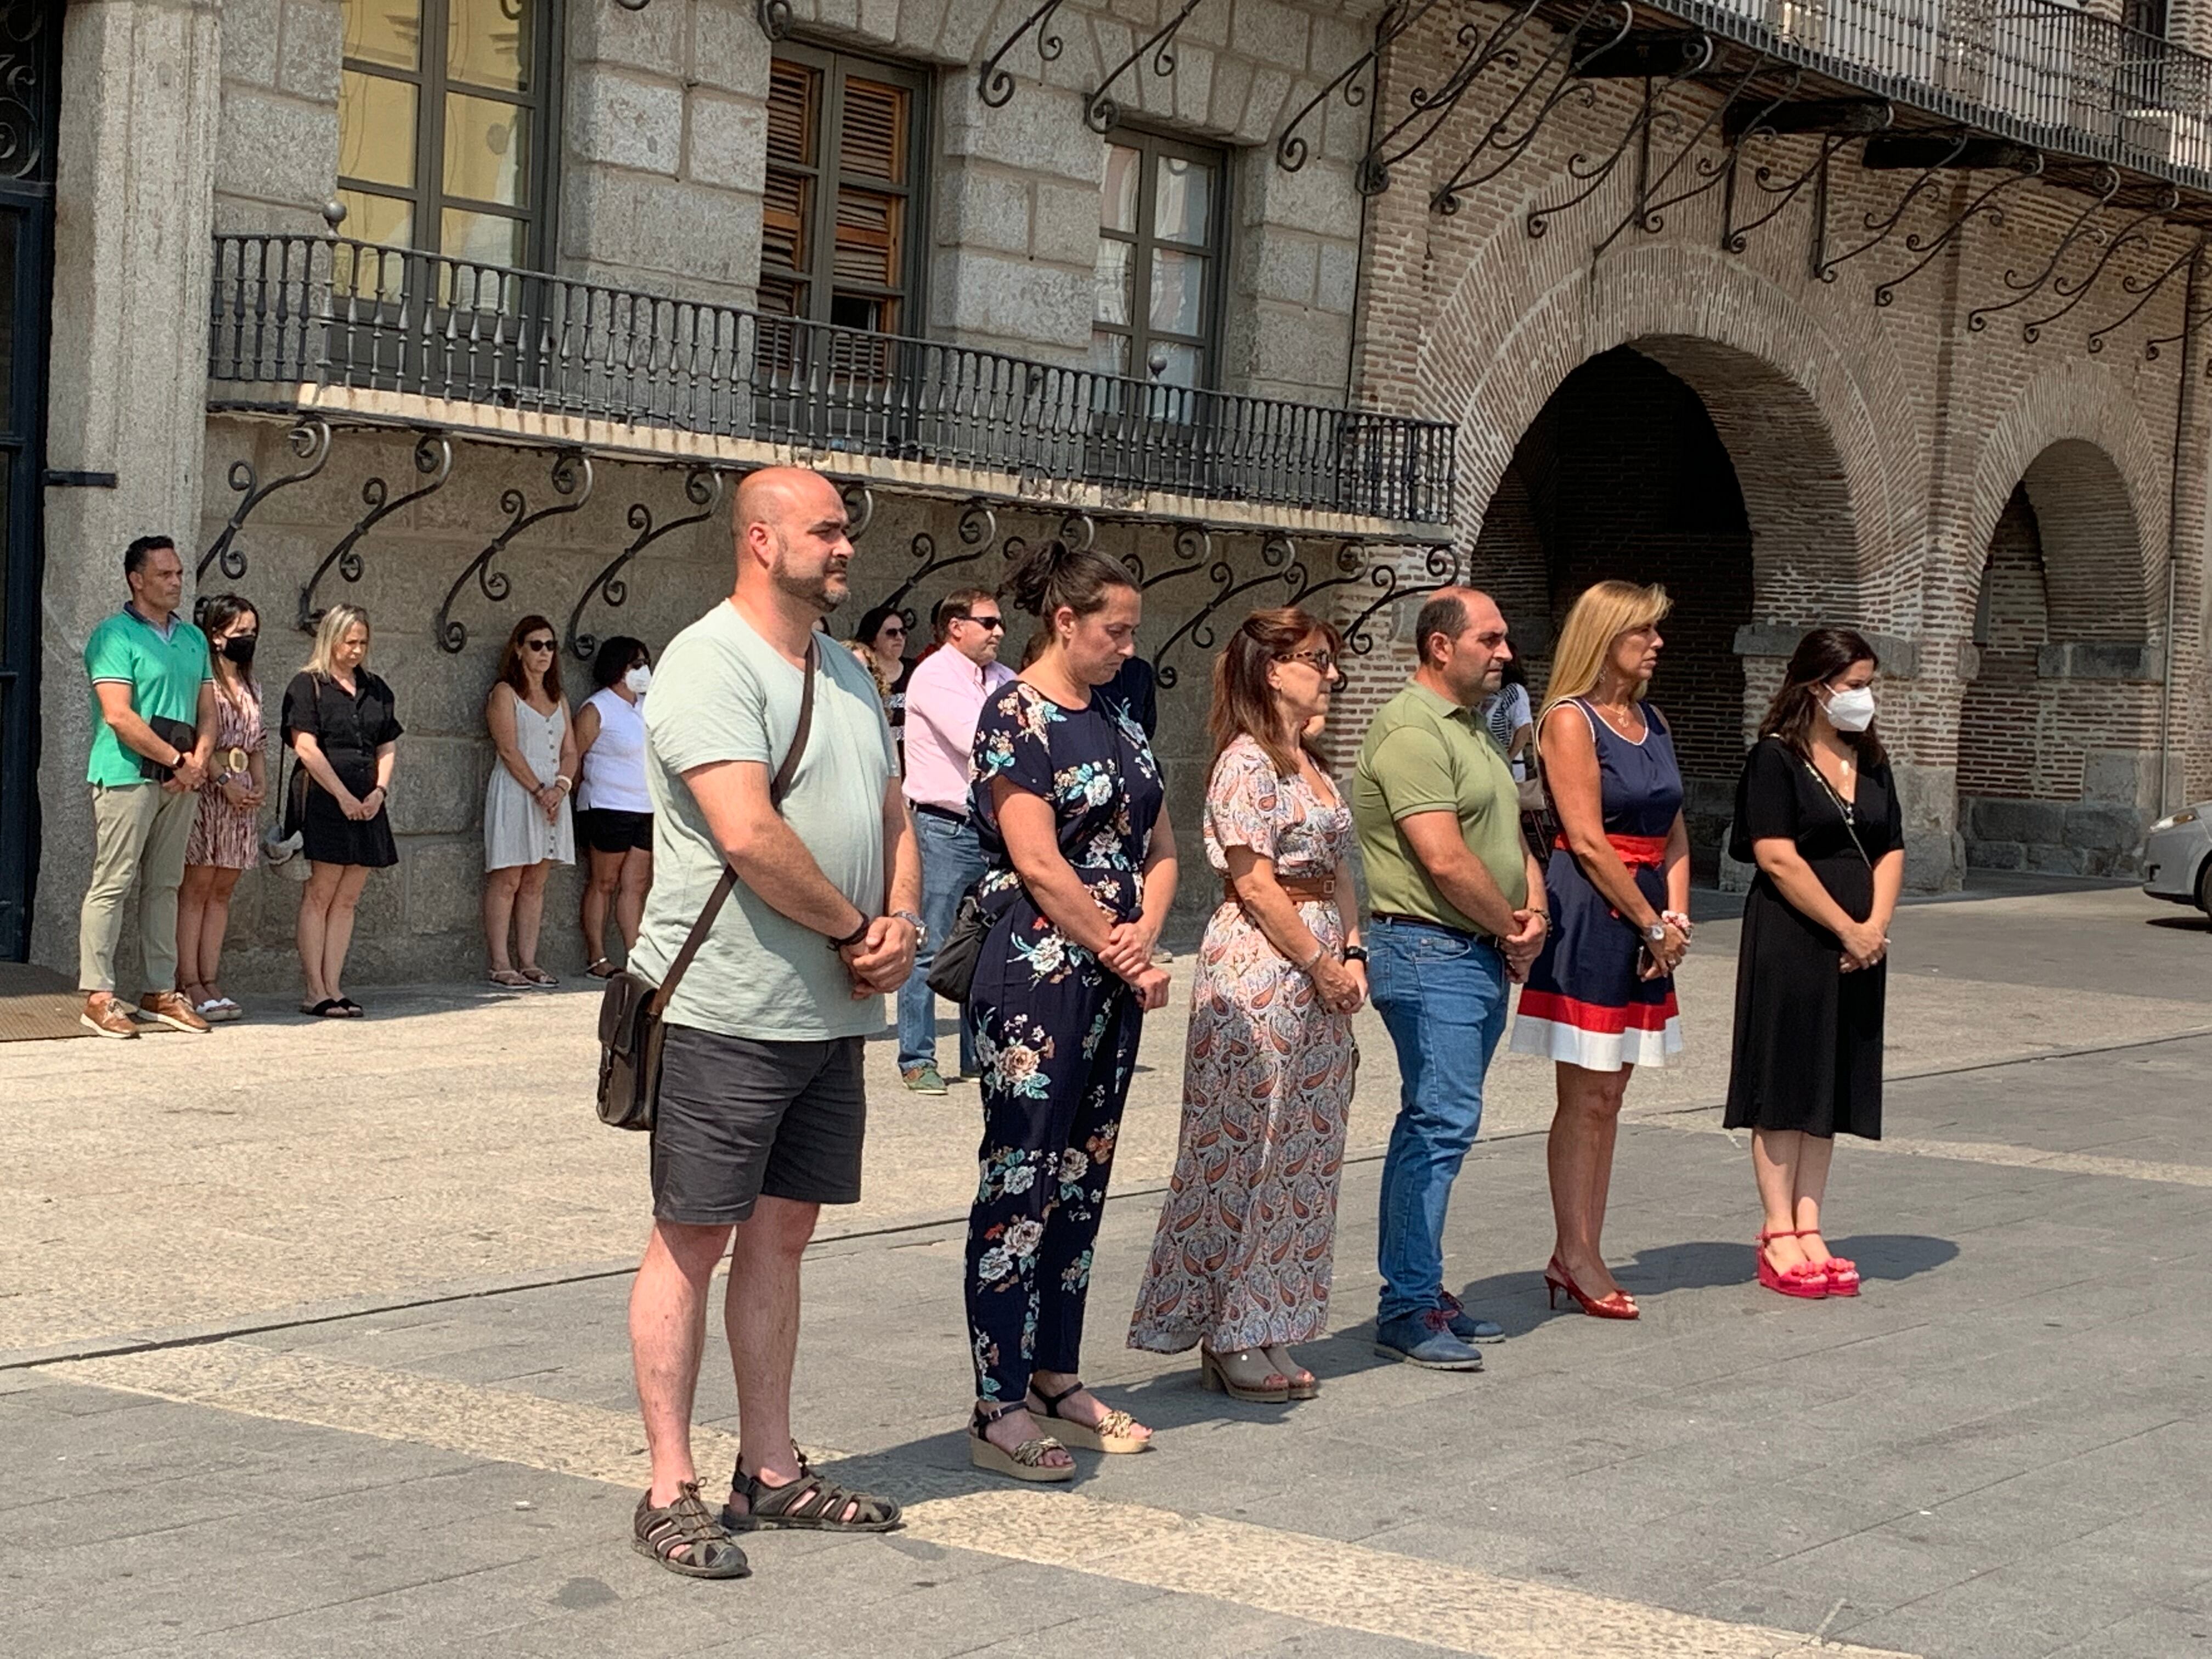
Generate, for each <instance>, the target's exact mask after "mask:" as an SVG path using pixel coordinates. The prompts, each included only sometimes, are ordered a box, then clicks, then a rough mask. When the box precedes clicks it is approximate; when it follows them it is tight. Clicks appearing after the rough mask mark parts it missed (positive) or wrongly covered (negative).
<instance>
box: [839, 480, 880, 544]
mask: <svg viewBox="0 0 2212 1659" xmlns="http://www.w3.org/2000/svg"><path fill="white" fill-rule="evenodd" d="M841 493H842V499H843V501H844V503H845V539H846V540H847V541H848V542H857V541H858V540H860V538H861V537H863V536H865V535H866V534H867V533H868V526H870V525H872V524H873V523H874V522H875V520H876V492H875V491H874V490H873V489H871V488H869V486H867V485H866V484H864V483H856V484H848V485H846V486H845V488H844V489H843V491H842V492H841Z"/></svg>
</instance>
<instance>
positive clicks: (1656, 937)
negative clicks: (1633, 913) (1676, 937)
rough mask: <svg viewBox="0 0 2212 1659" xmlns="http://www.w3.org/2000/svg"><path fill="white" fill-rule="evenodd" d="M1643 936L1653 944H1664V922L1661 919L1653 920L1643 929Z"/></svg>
mask: <svg viewBox="0 0 2212 1659" xmlns="http://www.w3.org/2000/svg"><path fill="white" fill-rule="evenodd" d="M1644 938H1646V939H1650V941H1651V942H1652V943H1653V944H1654V945H1664V944H1665V943H1666V942H1667V924H1666V922H1665V921H1663V920H1662V921H1655V922H1653V923H1652V924H1651V925H1650V927H1647V928H1645V929H1644Z"/></svg>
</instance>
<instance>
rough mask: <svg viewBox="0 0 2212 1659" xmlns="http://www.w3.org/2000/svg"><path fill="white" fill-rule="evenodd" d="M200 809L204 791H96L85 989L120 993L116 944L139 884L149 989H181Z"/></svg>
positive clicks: (82, 920) (144, 786)
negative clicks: (184, 915)
mask: <svg viewBox="0 0 2212 1659" xmlns="http://www.w3.org/2000/svg"><path fill="white" fill-rule="evenodd" d="M199 810H200V798H199V793H198V791H197V790H192V789H184V790H175V791H171V790H167V789H164V788H162V787H161V785H160V784H158V783H125V784H108V783H95V784H94V785H93V786H92V829H93V854H92V884H91V885H90V886H89V887H88V888H86V889H85V892H84V908H82V910H80V911H79V912H78V914H77V929H76V982H77V988H78V989H79V990H82V991H112V990H113V989H114V988H115V945H116V941H117V940H118V939H120V938H121V937H122V933H123V905H124V901H125V900H126V899H128V898H129V897H130V896H131V884H132V883H133V882H136V883H137V885H138V938H139V943H140V945H141V947H142V948H143V950H144V951H145V954H146V987H145V988H146V989H148V990H149V991H171V990H174V989H175V988H176V984H177V889H178V888H179V886H181V885H183V884H184V879H185V844H186V843H187V842H190V841H191V835H192V822H193V820H194V819H195V818H196V817H198V815H199Z"/></svg>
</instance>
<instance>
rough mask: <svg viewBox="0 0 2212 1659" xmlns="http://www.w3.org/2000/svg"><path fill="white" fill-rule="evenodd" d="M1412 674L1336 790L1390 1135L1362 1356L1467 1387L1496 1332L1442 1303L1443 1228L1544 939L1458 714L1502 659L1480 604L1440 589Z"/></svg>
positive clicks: (1476, 742)
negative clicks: (1510, 1018)
mask: <svg viewBox="0 0 2212 1659" xmlns="http://www.w3.org/2000/svg"><path fill="white" fill-rule="evenodd" d="M1413 649H1414V653H1415V654H1416V656H1417V657H1418V658H1419V666H1418V667H1417V668H1416V669H1415V670H1414V671H1413V680H1412V682H1411V684H1408V685H1407V687H1406V688H1405V690H1402V691H1401V692H1399V693H1398V695H1397V696H1395V697H1393V698H1391V699H1390V701H1389V702H1386V703H1384V704H1383V707H1382V708H1380V709H1379V710H1378V711H1376V715H1375V719H1374V720H1373V722H1372V723H1371V724H1370V726H1368V728H1367V736H1366V738H1365V740H1364V742H1362V743H1361V744H1360V745H1359V763H1358V767H1357V768H1356V769H1354V771H1353V773H1352V817H1353V820H1354V822H1355V823H1356V824H1357V825H1358V831H1359V852H1360V857H1361V860H1362V861H1363V864H1364V868H1365V872H1366V877H1367V901H1368V906H1369V908H1370V912H1371V913H1372V916H1373V921H1372V922H1371V924H1370V926H1369V927H1368V929H1367V949H1368V952H1369V960H1368V964H1367V974H1368V984H1369V986H1370V988H1371V994H1372V996H1373V999H1374V1002H1375V1008H1376V1012H1378V1013H1380V1014H1381V1015H1382V1016H1383V1025H1384V1027H1385V1028H1386V1029H1387V1030H1389V1033H1390V1041H1391V1043H1392V1045H1393V1046H1394V1047H1395V1048H1396V1049H1397V1051H1398V1075H1399V1079H1400V1085H1399V1106H1398V1121H1397V1122H1396V1124H1395V1126H1394V1127H1392V1129H1391V1131H1390V1149H1389V1153H1388V1155H1387V1156H1386V1157H1385V1158H1384V1159H1383V1202H1382V1232H1381V1237H1380V1240H1379V1243H1378V1244H1377V1255H1378V1258H1379V1265H1380V1266H1381V1267H1382V1271H1383V1297H1382V1301H1381V1304H1380V1305H1379V1307H1378V1309H1377V1311H1376V1319H1375V1351H1376V1353H1378V1354H1381V1355H1382V1356H1383V1357H1384V1358H1389V1359H1403V1360H1406V1361H1408V1362H1410V1363H1411V1364H1416V1365H1425V1366H1427V1367H1429V1368H1430V1369H1431V1370H1458V1371H1479V1370H1481V1369H1482V1356H1481V1355H1480V1353H1478V1352H1476V1351H1475V1350H1474V1347H1472V1346H1469V1345H1470V1344H1471V1343H1472V1342H1474V1341H1478V1340H1480V1341H1490V1340H1495V1339H1497V1338H1498V1337H1500V1336H1503V1335H1504V1331H1503V1330H1501V1329H1500V1328H1498V1326H1496V1325H1494V1324H1492V1323H1491V1322H1489V1321H1488V1320H1484V1319H1477V1318H1475V1317H1474V1316H1473V1315H1472V1314H1469V1313H1468V1312H1467V1311H1466V1310H1465V1309H1463V1308H1462V1307H1461V1305H1460V1304H1459V1299H1458V1298H1457V1297H1455V1296H1453V1295H1452V1294H1451V1293H1450V1292H1449V1291H1446V1290H1445V1289H1444V1284H1443V1231H1444V1213H1445V1210H1446V1207H1447V1206H1448V1205H1449V1202H1450V1200H1451V1188H1452V1182H1453V1181H1454V1180H1455V1178H1456V1177H1457V1176H1458V1175H1459V1170H1460V1164H1462V1161H1464V1159H1465V1158H1466V1157H1467V1151H1468V1147H1470V1146H1474V1137H1475V1132H1476V1131H1477V1130H1478V1129H1479V1128H1480V1127H1481V1125H1482V1085H1483V1077H1484V1074H1485V1073H1486V1072H1488V1070H1489V1069H1490V1060H1491V1056H1492V1054H1495V1053H1496V1052H1497V1049H1498V1038H1499V1037H1500V1036H1503V1035H1504V1030H1505V1015H1506V1006H1507V1001H1508V999H1509V997H1510V991H1509V989H1508V988H1507V987H1508V985H1509V982H1510V981H1516V980H1519V979H1520V978H1521V977H1522V975H1524V974H1526V973H1527V972H1528V965H1529V963H1532V962H1534V960H1535V958H1536V952H1537V951H1538V950H1539V949H1540V948H1541V946H1542V945H1543V942H1544V933H1545V929H1546V928H1547V926H1548V925H1549V924H1548V918H1547V915H1546V913H1545V908H1544V877H1543V872H1542V869H1541V866H1539V865H1538V864H1537V862H1536V860H1535V859H1534V858H1533V857H1532V856H1531V855H1530V854H1529V851H1528V845H1527V842H1526V841H1525V840H1524V838H1523V837H1522V833H1521V802H1520V796H1519V792H1518V790H1517V788H1516V786H1515V784H1514V781H1513V769H1512V768H1511V766H1510V765H1509V764H1508V763H1507V762H1506V759H1505V756H1504V752H1503V751H1502V750H1499V748H1498V744H1497V741H1496V740H1495V739H1494V738H1492V737H1491V735H1490V733H1489V732H1487V731H1486V729H1485V728H1484V726H1483V724H1482V722H1481V720H1479V719H1477V718H1476V716H1475V714H1474V710H1475V708H1476V707H1477V706H1478V705H1479V704H1480V702H1482V700H1483V699H1484V698H1485V697H1486V696H1489V695H1490V694H1491V693H1492V692H1493V691H1495V690H1497V689H1498V682H1499V680H1500V678H1502V675H1503V671H1504V665H1505V663H1506V662H1507V661H1508V660H1509V659H1510V658H1511V656H1512V654H1513V653H1512V649H1511V647H1509V646H1508V645H1507V644H1506V642H1505V619H1504V617H1502V616H1500V615H1499V614H1498V607H1497V605H1494V604H1492V602H1491V599H1490V597H1489V595H1487V594H1486V593H1479V592H1475V591H1474V589H1473V588H1470V587H1448V588H1444V589H1442V590H1440V591H1439V592H1437V593H1435V594H1433V595H1431V598H1430V599H1429V602H1428V603H1427V604H1426V605H1423V606H1422V607H1421V613H1420V616H1419V618H1418V620H1417V621H1416V622H1415V623H1414V627H1413Z"/></svg>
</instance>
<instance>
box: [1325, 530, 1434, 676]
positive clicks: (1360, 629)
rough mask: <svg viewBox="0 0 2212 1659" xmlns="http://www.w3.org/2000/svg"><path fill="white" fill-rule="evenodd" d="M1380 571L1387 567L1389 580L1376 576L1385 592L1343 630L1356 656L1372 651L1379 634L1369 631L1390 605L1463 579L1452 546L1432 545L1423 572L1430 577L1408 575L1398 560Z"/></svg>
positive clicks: (1348, 644)
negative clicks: (1415, 578) (1375, 634)
mask: <svg viewBox="0 0 2212 1659" xmlns="http://www.w3.org/2000/svg"><path fill="white" fill-rule="evenodd" d="M1375 568H1376V569H1377V570H1378V571H1387V572H1388V573H1389V578H1388V580H1382V579H1380V578H1378V579H1376V586H1379V587H1380V588H1382V590H1383V591H1382V592H1380V593H1378V594H1376V596H1375V598H1374V599H1371V600H1370V601H1369V603H1368V604H1367V605H1366V606H1365V607H1364V608H1363V609H1362V610H1361V611H1359V612H1358V615H1356V616H1354V617H1352V620H1351V621H1350V622H1348V623H1346V624H1345V625H1344V627H1343V629H1341V630H1340V632H1341V633H1342V634H1343V635H1344V648H1345V649H1346V651H1348V652H1350V653H1352V655H1354V656H1356V657H1365V656H1370V655H1372V654H1373V653H1374V650H1375V636H1374V635H1372V634H1371V633H1370V632H1369V631H1368V629H1369V627H1370V624H1371V623H1373V622H1374V620H1375V618H1376V616H1377V615H1378V614H1380V612H1381V611H1382V610H1383V606H1384V605H1395V604H1397V603H1399V602H1400V601H1401V600H1404V599H1419V598H1420V597H1421V596H1422V595H1424V594H1428V593H1435V592H1440V591H1442V590H1443V589H1444V588H1447V587H1449V586H1452V584H1453V583H1455V582H1456V581H1457V580H1459V554H1458V552H1457V551H1456V550H1454V549H1452V548H1449V547H1432V548H1431V549H1429V550H1428V552H1427V553H1426V555H1425V556H1424V557H1423V558H1422V560H1421V569H1422V574H1425V576H1426V577H1427V578H1428V580H1425V581H1414V580H1412V579H1411V578H1408V577H1407V576H1406V575H1405V574H1403V573H1402V572H1401V570H1400V568H1398V566H1397V565H1395V564H1386V565H1377V566H1376V567H1375Z"/></svg>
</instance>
